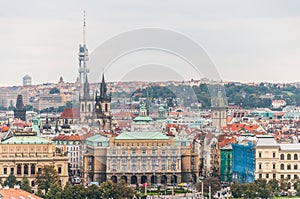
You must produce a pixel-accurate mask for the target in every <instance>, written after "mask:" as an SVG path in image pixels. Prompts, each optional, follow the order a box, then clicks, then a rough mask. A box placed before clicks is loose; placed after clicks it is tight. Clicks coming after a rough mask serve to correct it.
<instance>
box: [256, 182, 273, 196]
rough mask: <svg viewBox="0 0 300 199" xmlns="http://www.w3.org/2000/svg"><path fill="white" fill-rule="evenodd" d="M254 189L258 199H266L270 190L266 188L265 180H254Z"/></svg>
mask: <svg viewBox="0 0 300 199" xmlns="http://www.w3.org/2000/svg"><path fill="white" fill-rule="evenodd" d="M255 185H256V186H255V187H256V192H257V194H258V197H260V198H268V197H269V196H270V195H271V193H270V189H269V187H268V186H267V180H266V179H258V180H255Z"/></svg>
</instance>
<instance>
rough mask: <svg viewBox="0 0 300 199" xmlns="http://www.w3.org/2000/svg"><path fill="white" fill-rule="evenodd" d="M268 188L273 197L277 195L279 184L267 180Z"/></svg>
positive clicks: (275, 181)
mask: <svg viewBox="0 0 300 199" xmlns="http://www.w3.org/2000/svg"><path fill="white" fill-rule="evenodd" d="M268 187H269V189H270V192H271V193H272V195H273V196H276V195H278V194H279V183H278V181H277V180H276V179H271V180H269V182H268Z"/></svg>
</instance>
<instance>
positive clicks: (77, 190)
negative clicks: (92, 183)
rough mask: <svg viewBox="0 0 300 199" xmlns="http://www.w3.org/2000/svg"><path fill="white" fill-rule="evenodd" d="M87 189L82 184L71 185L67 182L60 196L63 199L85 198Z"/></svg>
mask: <svg viewBox="0 0 300 199" xmlns="http://www.w3.org/2000/svg"><path fill="white" fill-rule="evenodd" d="M86 196H87V190H86V189H85V188H84V186H83V185H74V186H71V185H70V184H69V183H68V184H67V185H66V186H65V189H64V190H63V192H62V198H64V199H81V198H86Z"/></svg>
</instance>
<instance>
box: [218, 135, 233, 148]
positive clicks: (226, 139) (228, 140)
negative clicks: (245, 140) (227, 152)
mask: <svg viewBox="0 0 300 199" xmlns="http://www.w3.org/2000/svg"><path fill="white" fill-rule="evenodd" d="M233 142H235V137H229V138H224V139H223V140H222V141H220V142H219V143H218V144H219V148H223V147H224V146H226V145H228V144H231V143H233Z"/></svg>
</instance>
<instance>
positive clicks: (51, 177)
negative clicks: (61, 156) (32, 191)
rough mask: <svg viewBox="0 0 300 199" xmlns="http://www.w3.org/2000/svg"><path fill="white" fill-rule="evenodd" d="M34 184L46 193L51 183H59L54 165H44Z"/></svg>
mask: <svg viewBox="0 0 300 199" xmlns="http://www.w3.org/2000/svg"><path fill="white" fill-rule="evenodd" d="M36 184H37V185H38V189H39V190H44V192H45V195H46V194H47V193H48V190H49V189H50V186H51V185H55V184H57V185H59V176H58V174H57V171H56V170H55V168H54V166H48V165H46V166H45V167H44V168H43V169H42V170H41V171H40V172H38V174H37V177H36Z"/></svg>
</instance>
